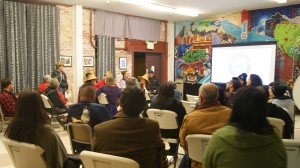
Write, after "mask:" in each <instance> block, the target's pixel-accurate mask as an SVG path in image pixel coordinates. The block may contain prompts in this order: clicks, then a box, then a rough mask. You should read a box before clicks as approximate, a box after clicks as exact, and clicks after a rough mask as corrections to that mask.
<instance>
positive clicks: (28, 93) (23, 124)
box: [5, 89, 50, 142]
mask: <svg viewBox="0 0 300 168" xmlns="http://www.w3.org/2000/svg"><path fill="white" fill-rule="evenodd" d="M49 121H50V120H49V117H48V115H47V113H46V111H45V108H44V104H43V101H42V98H41V96H40V94H39V93H38V92H37V91H35V90H32V89H25V90H24V91H22V92H20V94H19V98H18V101H17V104H16V110H15V116H14V118H13V119H12V121H11V122H10V124H9V126H8V127H7V130H6V132H5V134H6V136H7V137H8V138H10V139H14V140H18V141H25V142H33V141H35V140H36V139H35V137H36V136H37V135H38V134H40V130H39V129H40V128H41V127H42V126H43V125H44V124H46V123H49Z"/></svg>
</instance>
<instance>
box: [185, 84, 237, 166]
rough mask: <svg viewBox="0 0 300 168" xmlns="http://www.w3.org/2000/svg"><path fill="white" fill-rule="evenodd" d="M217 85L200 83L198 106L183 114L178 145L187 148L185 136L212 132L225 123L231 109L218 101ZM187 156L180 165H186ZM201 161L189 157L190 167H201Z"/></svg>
mask: <svg viewBox="0 0 300 168" xmlns="http://www.w3.org/2000/svg"><path fill="white" fill-rule="evenodd" d="M218 97H219V91H218V86H216V85H215V84H213V83H205V84H202V85H201V87H200V89H199V103H200V106H199V107H198V108H197V109H196V110H194V111H192V112H190V113H188V114H186V115H185V117H184V119H183V123H182V126H181V128H180V132H179V138H180V145H181V146H182V147H183V149H184V150H187V147H186V142H185V138H186V136H188V135H190V134H212V133H213V132H214V131H215V130H217V129H219V128H221V127H223V126H224V125H226V124H227V122H228V120H229V117H230V114H231V109H230V108H228V107H225V106H222V105H220V103H219V102H218ZM187 159H188V156H187V155H185V156H184V158H183V159H182V161H181V165H180V166H184V167H186V164H188V163H187ZM201 166H202V165H201V163H199V162H196V161H194V160H192V159H191V167H192V168H196V167H201Z"/></svg>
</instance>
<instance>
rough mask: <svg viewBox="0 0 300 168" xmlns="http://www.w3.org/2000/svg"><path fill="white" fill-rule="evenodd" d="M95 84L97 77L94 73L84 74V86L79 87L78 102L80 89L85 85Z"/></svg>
mask: <svg viewBox="0 0 300 168" xmlns="http://www.w3.org/2000/svg"><path fill="white" fill-rule="evenodd" d="M96 82H97V77H96V76H95V74H94V73H91V72H88V73H86V74H85V81H84V84H83V85H82V86H80V88H79V93H78V102H80V94H81V88H82V87H83V86H87V85H89V86H94V85H95V83H96Z"/></svg>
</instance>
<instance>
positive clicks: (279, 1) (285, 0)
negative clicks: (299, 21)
mask: <svg viewBox="0 0 300 168" xmlns="http://www.w3.org/2000/svg"><path fill="white" fill-rule="evenodd" d="M273 1H275V2H277V3H287V0H273Z"/></svg>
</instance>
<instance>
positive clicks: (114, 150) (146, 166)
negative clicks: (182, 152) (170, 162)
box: [92, 87, 165, 168]
mask: <svg viewBox="0 0 300 168" xmlns="http://www.w3.org/2000/svg"><path fill="white" fill-rule="evenodd" d="M145 101H146V99H145V95H144V92H143V90H141V89H139V88H138V87H126V88H125V89H124V90H123V93H122V95H121V98H120V106H121V112H120V113H118V114H117V115H115V116H114V117H113V119H112V120H109V121H106V122H103V123H101V124H98V125H96V126H95V127H94V137H93V143H92V151H94V152H101V153H106V154H111V155H117V156H121V157H127V158H130V159H133V160H135V161H136V162H138V164H139V165H140V168H158V167H159V168H160V167H162V163H163V162H162V160H163V158H164V156H165V155H163V153H165V144H164V142H163V141H162V139H161V136H160V130H159V125H158V123H157V122H156V121H154V120H150V119H147V118H140V117H139V114H140V113H141V112H142V110H143V109H144V105H145Z"/></svg>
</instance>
